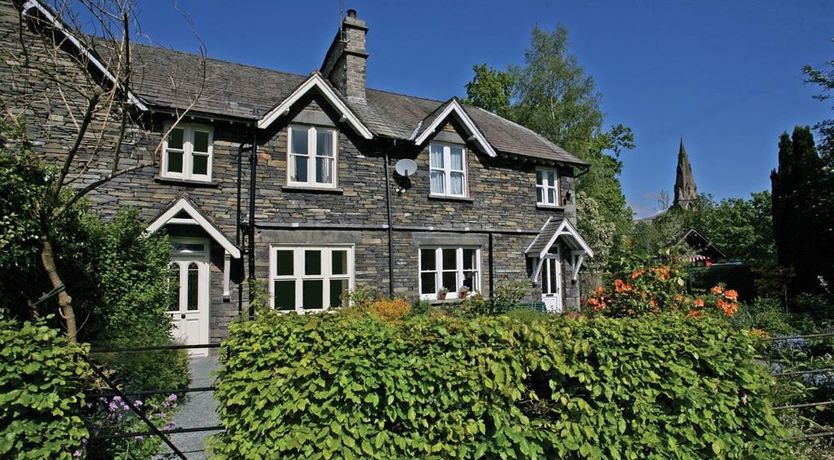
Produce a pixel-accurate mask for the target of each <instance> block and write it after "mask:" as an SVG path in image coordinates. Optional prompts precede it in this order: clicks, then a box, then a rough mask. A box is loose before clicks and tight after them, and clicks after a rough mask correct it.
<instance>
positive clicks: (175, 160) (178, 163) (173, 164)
mask: <svg viewBox="0 0 834 460" xmlns="http://www.w3.org/2000/svg"><path fill="white" fill-rule="evenodd" d="M168 172H178V173H181V172H182V152H176V151H172V150H169V151H168Z"/></svg>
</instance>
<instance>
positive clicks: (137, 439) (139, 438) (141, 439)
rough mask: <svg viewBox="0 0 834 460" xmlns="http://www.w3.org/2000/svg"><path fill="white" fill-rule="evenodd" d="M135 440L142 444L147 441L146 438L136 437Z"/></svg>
mask: <svg viewBox="0 0 834 460" xmlns="http://www.w3.org/2000/svg"><path fill="white" fill-rule="evenodd" d="M133 439H135V440H136V441H137V442H142V441H144V440H145V437H144V436H134V438H133Z"/></svg>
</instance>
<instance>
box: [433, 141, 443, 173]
mask: <svg viewBox="0 0 834 460" xmlns="http://www.w3.org/2000/svg"><path fill="white" fill-rule="evenodd" d="M430 163H431V167H432V168H442V167H443V146H442V145H439V144H432V145H431V159H430Z"/></svg>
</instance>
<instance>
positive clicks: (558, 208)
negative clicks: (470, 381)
mask: <svg viewBox="0 0 834 460" xmlns="http://www.w3.org/2000/svg"><path fill="white" fill-rule="evenodd" d="M536 208H538V209H549V210H551V211H564V210H565V207H564V206H558V205H555V204H541V203H536Z"/></svg>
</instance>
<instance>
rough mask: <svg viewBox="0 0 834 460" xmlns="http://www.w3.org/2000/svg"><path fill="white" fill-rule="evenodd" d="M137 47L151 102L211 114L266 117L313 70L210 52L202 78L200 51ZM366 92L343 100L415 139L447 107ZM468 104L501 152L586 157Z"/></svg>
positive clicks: (377, 129) (136, 83)
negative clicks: (285, 68) (359, 99)
mask: <svg viewBox="0 0 834 460" xmlns="http://www.w3.org/2000/svg"><path fill="white" fill-rule="evenodd" d="M131 53H132V62H131V66H132V68H133V69H134V75H133V76H132V77H131V87H132V89H133V90H134V91H135V92H136V93H137V94H138V95H140V96H141V97H142V98H143V99H144V100H145V101H146V102H147V103H148V104H149V105H151V106H154V107H160V108H172V109H180V110H184V109H186V108H188V107H190V106H191V105H192V103H193V106H192V107H191V110H192V111H193V112H195V113H200V114H204V115H209V116H211V115H215V116H226V117H234V118H243V119H248V120H257V119H260V118H261V117H262V116H264V115H265V114H267V113H268V112H269V111H270V110H272V109H273V108H275V107H277V106H278V105H279V104H281V103H282V102H283V101H284V100H285V99H287V98H288V97H289V96H290V95H292V93H293V91H295V90H296V89H297V88H298V87H299V86H300V85H302V84H303V83H304V82H305V80H307V79H309V78H310V76H309V75H307V76H305V75H298V74H292V73H286V72H279V71H276V70H271V69H265V68H260V67H252V66H247V65H243V64H236V63H232V62H227V61H221V60H218V59H211V58H207V59H205V85H202V81H203V74H202V72H201V70H202V64H201V61H202V60H203V59H202V57H201V56H199V55H196V54H189V53H185V52H180V51H174V50H170V49H166V48H157V47H152V46H147V45H140V44H135V43H134V44H133V45H132V48H131ZM201 88H202V89H201ZM197 95H199V98H196V102H195V97H196V96H197ZM366 99H367V103H359V102H352V101H348V100H347V99H346V98H342V101H343V102H344V103H345V104H346V105H347V106H349V107H350V109H351V111H352V112H353V113H355V114H356V115H357V116H358V118H359V119H360V120H361V122H362V123H363V124H364V125H365V126H367V127H368V128H369V129H370V130H371V131H372V132H373V133H374V134H375V135H377V136H381V137H388V138H396V139H405V140H408V139H411V136H412V135H413V134H414V133H415V132H416V131H417V130H418V126H420V124H421V122H422V123H423V126H424V127H425V124H426V123H431V114H433V113H440V112H441V111H442V109H441V110H438V109H440V106H441V105H444V101H437V100H432V99H425V98H420V97H415V96H406V95H403V94H397V93H392V92H388V91H381V90H375V89H371V88H368V89H367V93H366ZM445 103H448V101H446V102H445ZM462 106H463V107H464V109H465V113H466V114H467V115H468V116H469V117H470V118H471V119H472V121H473V122H474V123H475V125H476V126H477V128H478V129H479V130H480V132H481V133H482V134H483V136H484V137H485V138H486V139H487V140H488V141H489V144H490V145H491V146H492V147H493V148H494V149H495V150H496V151H498V152H502V153H506V154H512V155H519V156H525V157H532V158H537V159H542V160H548V161H555V162H561V163H567V164H573V165H582V166H584V165H587V163H586V162H584V161H582V160H580V159H579V158H577V157H575V156H573V155H571V154H570V153H568V152H566V151H565V150H564V149H562V148H561V147H559V146H557V145H555V144H553V143H552V142H550V141H548V140H547V139H545V138H544V137H543V136H541V135H539V134H537V133H535V132H533V131H532V130H529V129H527V128H525V127H523V126H521V125H518V124H516V123H513V122H511V121H509V120H506V119H504V118H502V117H500V116H498V115H496V114H494V113H491V112H488V111H486V110H483V109H481V108H478V107H474V106H468V105H462Z"/></svg>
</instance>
